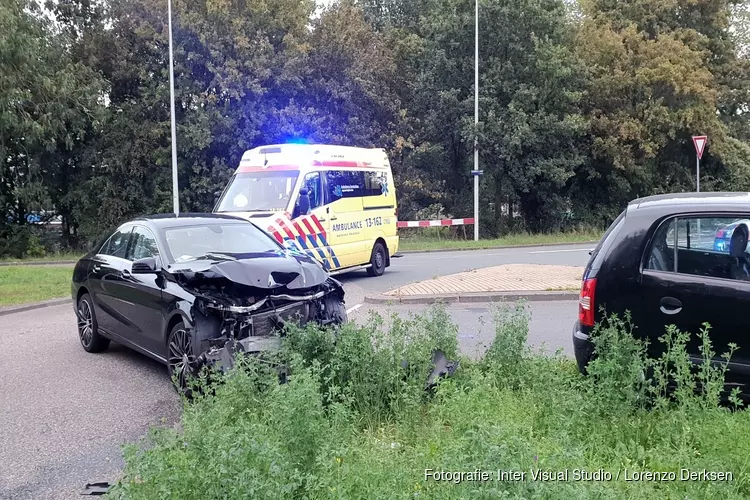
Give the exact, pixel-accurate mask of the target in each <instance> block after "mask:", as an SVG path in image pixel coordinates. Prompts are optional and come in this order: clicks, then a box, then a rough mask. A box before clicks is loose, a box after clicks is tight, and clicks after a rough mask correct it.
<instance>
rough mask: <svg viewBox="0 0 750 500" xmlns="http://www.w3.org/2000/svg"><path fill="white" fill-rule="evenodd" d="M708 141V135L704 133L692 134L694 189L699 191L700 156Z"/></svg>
mask: <svg viewBox="0 0 750 500" xmlns="http://www.w3.org/2000/svg"><path fill="white" fill-rule="evenodd" d="M707 142H708V136H706V135H694V136H693V146H695V191H696V192H698V193H700V192H701V158H702V157H703V151H704V150H705V149H706V143H707Z"/></svg>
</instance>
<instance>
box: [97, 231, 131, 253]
mask: <svg viewBox="0 0 750 500" xmlns="http://www.w3.org/2000/svg"><path fill="white" fill-rule="evenodd" d="M132 229H133V228H131V227H128V228H125V229H121V230H118V231H117V232H115V233H114V234H113V235H112V236H110V238H109V240H107V242H106V243H105V244H104V245H102V248H101V250H99V253H100V254H102V255H111V256H112V257H118V258H120V259H124V258H125V257H126V253H127V250H128V242H129V241H130V232H131V231H132Z"/></svg>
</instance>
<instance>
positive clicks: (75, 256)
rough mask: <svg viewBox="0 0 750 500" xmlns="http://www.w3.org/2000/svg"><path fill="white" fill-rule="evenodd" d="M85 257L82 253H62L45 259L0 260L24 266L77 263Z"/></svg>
mask: <svg viewBox="0 0 750 500" xmlns="http://www.w3.org/2000/svg"><path fill="white" fill-rule="evenodd" d="M81 255H83V254H82V253H80V252H60V253H50V254H47V255H45V256H44V257H25V258H23V259H15V258H13V257H7V258H0V262H4V263H5V262H7V263H18V264H23V263H24V262H48V261H49V262H55V261H66V260H70V261H77V260H78V259H80V258H81Z"/></svg>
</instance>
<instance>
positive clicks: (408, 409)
mask: <svg viewBox="0 0 750 500" xmlns="http://www.w3.org/2000/svg"><path fill="white" fill-rule="evenodd" d="M495 321H496V337H495V342H494V344H493V345H492V346H490V348H489V350H488V352H487V355H486V356H485V358H484V359H483V360H482V361H479V362H476V363H472V362H470V361H469V360H466V359H463V360H462V362H461V368H460V370H459V371H458V372H457V373H456V375H455V376H454V377H451V378H448V379H445V380H443V381H442V382H441V383H440V384H439V386H438V388H437V390H436V392H435V393H427V392H425V391H424V390H423V389H424V380H425V377H426V374H427V372H428V371H429V355H430V353H431V351H432V350H434V349H437V348H440V349H444V350H446V352H447V353H448V354H449V355H450V356H452V355H454V354H455V350H456V335H455V334H456V329H455V326H453V325H451V324H450V323H449V322H448V316H447V314H446V313H445V311H443V310H441V309H434V310H432V311H431V312H430V313H429V314H427V315H425V316H415V317H410V318H408V319H402V318H399V317H396V316H394V317H391V318H388V319H387V320H385V319H383V318H379V317H377V316H374V317H372V318H371V320H370V321H369V322H368V324H366V325H365V326H362V327H358V326H355V325H347V326H345V327H343V328H342V329H341V330H340V331H339V332H338V333H334V332H331V331H328V330H322V329H319V328H314V327H310V328H307V329H304V330H290V331H289V332H288V336H287V339H286V342H285V347H284V350H283V352H282V353H281V354H280V356H281V359H280V360H281V361H284V362H286V363H288V365H289V366H290V370H291V375H290V377H289V378H288V383H286V384H278V383H277V380H278V378H277V372H276V371H275V370H274V369H273V368H272V365H271V364H265V363H263V362H261V361H259V360H256V359H246V360H240V361H239V366H238V368H237V369H235V370H233V371H232V372H231V373H230V374H228V375H227V376H225V377H224V378H223V380H221V382H220V383H218V384H216V385H213V386H212V387H209V389H211V390H208V391H206V394H208V395H207V396H200V397H198V398H197V399H196V400H195V401H194V402H193V403H191V404H187V405H186V407H185V412H184V415H183V418H182V422H181V424H182V425H181V427H182V429H181V430H159V431H154V432H153V433H152V436H151V438H150V439H149V440H148V441H146V442H143V443H139V444H134V445H129V446H128V447H127V448H126V451H125V459H126V464H127V465H126V470H125V474H124V477H123V479H122V481H121V482H120V483H119V484H118V485H117V486H116V487H115V488H114V489H113V491H112V496H114V497H115V498H180V499H190V498H227V499H232V498H274V499H276V498H282V499H283V498H404V499H405V498H411V499H413V498H468V497H475V496H478V497H482V498H625V497H627V498H644V499H645V498H655V497H658V498H665V497H666V498H709V497H717V496H721V497H722V498H746V497H747V496H748V495H750V484H749V483H748V480H749V479H750V476H749V475H748V473H747V472H746V467H745V461H746V458H745V457H746V456H747V455H748V453H750V438H748V437H747V436H750V432H748V431H750V419H748V415H747V413H746V412H744V411H731V410H729V409H726V408H722V407H720V406H718V405H717V404H716V402H715V401H714V399H713V394H714V393H713V392H710V391H709V392H704V393H702V394H701V391H700V390H698V393H697V394H694V395H688V393H687V392H683V393H679V394H680V396H679V397H674V396H673V395H672V396H670V395H669V394H670V392H669V391H666V392H665V393H664V394H667V395H663V394H662V390H661V389H663V387H662V385H660V382H659V381H660V380H664V377H665V376H667V375H665V374H669V375H668V377H667V378H670V377H671V378H674V376H677V378H678V379H679V378H680V377H683V381H687V380H690V377H688V376H687V375H686V374H685V372H684V370H683V369H682V368H679V367H676V365H678V364H679V361H678V360H679V359H682V358H680V356H681V355H678V352H684V346H685V343H684V336H682V337H679V336H678V337H675V336H674V333H675V332H674V331H671V332H667V333H668V335H667V336H665V339H664V340H665V341H666V342H670V345H671V350H670V354H669V355H666V357H665V358H663V359H661V360H657V361H654V362H653V363H654V364H653V365H652V366H650V367H649V366H648V365H646V367H647V368H650V370H645V371H643V372H642V368H643V366H644V365H642V364H640V363H642V362H644V363H648V362H645V361H643V360H644V359H645V358H644V356H643V354H644V351H643V345H642V344H640V343H638V342H637V341H634V340H633V339H632V337H631V336H630V335H629V333H630V332H629V325H628V324H627V322H626V321H619V320H617V319H616V318H612V320H611V321H610V322H609V323H608V324H606V325H603V327H602V328H600V330H599V335H598V340H597V349H598V354H599V356H598V360H597V362H596V363H595V364H594V365H593V366H592V376H591V377H588V378H583V377H581V376H579V375H578V373H577V370H576V367H575V364H574V363H573V362H572V361H571V360H569V359H566V358H564V357H562V356H561V355H560V354H559V353H558V354H556V355H554V356H544V355H541V354H537V353H534V352H532V351H531V350H529V349H528V348H527V347H526V345H525V340H526V336H527V332H528V311H527V309H526V308H525V306H524V305H523V304H519V305H517V306H515V307H505V308H502V309H500V310H499V311H498V313H497V314H496V315H495ZM629 339H630V340H629ZM670 339H672V340H670ZM706 352H707V353H708V350H707V351H706ZM277 361H279V360H277ZM660 363H661V364H660ZM618 364H622V365H621V366H619V365H618ZM659 366H661V367H663V368H662V371H661V372H660V371H659V369H658V368H657V367H659ZM664 367H666V368H664ZM644 372H653V373H654V376H653V377H652V378H649V377H648V376H645V375H642V374H643V373H644ZM719 375H720V372H715V371H714V372H711V374H710V375H708V376H706V375H700V373H698V374H697V375H695V376H696V377H699V378H698V379H692V380H694V381H695V380H703V381H706V380H709V381H712V383H713V385H712V384H708V386H709V387H711V388H712V389H711V391H713V390H714V389H715V382H716V381H717V380H718V379H717V377H718V376H719ZM696 388H698V386H696ZM612 391H614V392H615V394H608V393H609V392H612ZM709 393H710V394H711V396H710V397H706V394H709ZM646 395H648V397H649V400H650V401H651V402H652V403H656V404H652V405H650V406H648V407H647V405H645V404H643V401H644V399H645V396H646ZM695 402H700V404H694V403H695ZM475 469H481V470H484V471H487V473H488V474H489V478H488V479H486V480H481V481H477V480H471V479H470V478H467V477H466V475H464V476H463V479H462V480H456V479H455V478H454V477H450V478H448V476H443V477H444V480H435V479H434V477H435V475H440V473H441V472H464V473H467V472H470V471H475ZM681 469H689V470H691V471H702V470H704V469H705V470H707V471H714V472H728V473H731V474H732V480H729V481H721V480H716V481H706V480H693V481H682V480H680V470H681ZM498 470H500V471H518V472H524V473H525V477H524V479H523V480H509V479H508V478H507V477H506V478H505V479H508V480H498V477H497V473H498ZM539 470H543V471H547V472H554V473H562V474H565V473H566V471H567V479H565V480H560V481H540V480H535V479H534V478H535V475H536V474H537V472H538V471H539ZM582 471H585V472H586V473H588V474H591V476H582V474H583V472H582ZM642 471H659V472H674V473H676V476H675V480H668V481H665V482H662V481H653V480H650V481H649V480H646V481H644V480H641V481H632V480H631V481H628V480H626V477H629V478H631V479H632V478H633V475H634V472H642ZM594 474H596V475H594ZM610 475H611V476H610ZM596 478H599V479H601V480H594V479H596ZM459 479H461V477H460V476H459ZM582 479H590V480H582Z"/></svg>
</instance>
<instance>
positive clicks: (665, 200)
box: [628, 192, 750, 211]
mask: <svg viewBox="0 0 750 500" xmlns="http://www.w3.org/2000/svg"><path fill="white" fill-rule="evenodd" d="M740 208H746V209H748V210H750V192H747V193H744V192H716V193H712V192H707V193H672V194H659V195H654V196H646V197H643V198H638V199H636V200H633V201H631V202H630V203H629V204H628V210H629V211H630V210H648V209H659V210H664V209H678V210H697V211H702V210H706V211H709V210H721V209H726V210H737V209H740Z"/></svg>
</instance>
